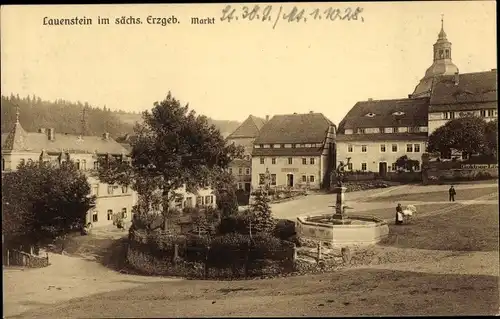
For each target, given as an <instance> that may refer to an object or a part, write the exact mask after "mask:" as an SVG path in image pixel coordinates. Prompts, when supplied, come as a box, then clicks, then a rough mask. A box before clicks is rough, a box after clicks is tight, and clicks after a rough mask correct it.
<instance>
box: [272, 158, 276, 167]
mask: <svg viewBox="0 0 500 319" xmlns="http://www.w3.org/2000/svg"><path fill="white" fill-rule="evenodd" d="M271 164H273V165H274V164H276V157H273V158H271Z"/></svg>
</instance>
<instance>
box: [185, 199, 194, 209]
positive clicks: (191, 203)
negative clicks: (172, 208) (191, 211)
mask: <svg viewBox="0 0 500 319" xmlns="http://www.w3.org/2000/svg"><path fill="white" fill-rule="evenodd" d="M186 207H193V198H192V197H186Z"/></svg>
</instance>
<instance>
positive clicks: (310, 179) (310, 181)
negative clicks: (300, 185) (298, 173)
mask: <svg viewBox="0 0 500 319" xmlns="http://www.w3.org/2000/svg"><path fill="white" fill-rule="evenodd" d="M309 183H314V175H310V176H309Z"/></svg>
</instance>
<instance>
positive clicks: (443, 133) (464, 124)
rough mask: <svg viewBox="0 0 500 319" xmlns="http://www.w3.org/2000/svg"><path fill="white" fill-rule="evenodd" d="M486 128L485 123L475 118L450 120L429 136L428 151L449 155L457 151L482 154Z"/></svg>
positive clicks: (484, 145)
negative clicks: (452, 151)
mask: <svg viewBox="0 0 500 319" xmlns="http://www.w3.org/2000/svg"><path fill="white" fill-rule="evenodd" d="M486 126H487V125H486V121H484V120H483V119H482V118H479V117H475V116H471V117H463V118H459V119H454V120H451V121H449V122H447V123H446V124H445V125H443V126H441V127H439V128H438V129H437V130H435V131H434V132H433V133H432V134H431V135H430V136H429V143H428V151H429V152H436V151H437V152H440V153H449V152H450V151H451V150H457V151H461V152H466V153H468V154H477V153H481V154H483V153H484V152H485V150H486V144H487V143H486V138H485V133H486Z"/></svg>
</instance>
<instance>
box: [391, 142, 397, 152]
mask: <svg viewBox="0 0 500 319" xmlns="http://www.w3.org/2000/svg"><path fill="white" fill-rule="evenodd" d="M392 151H393V152H397V151H398V144H392Z"/></svg>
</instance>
